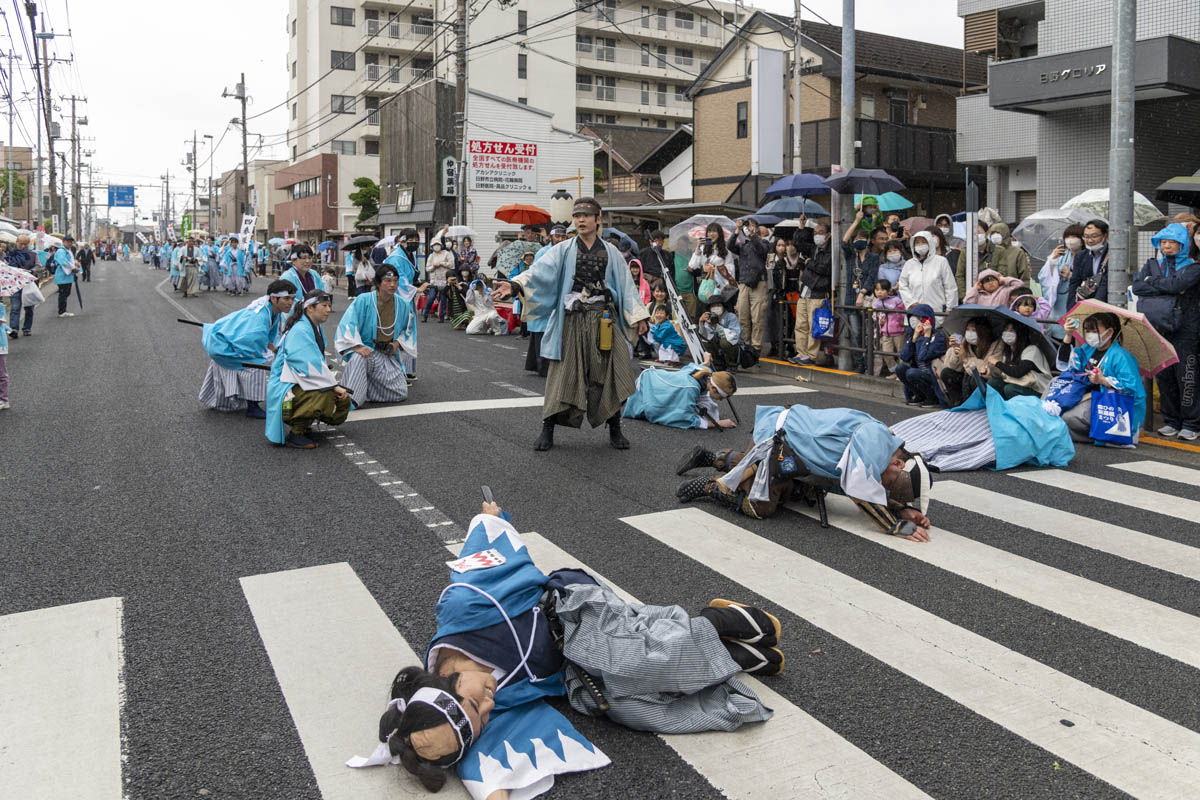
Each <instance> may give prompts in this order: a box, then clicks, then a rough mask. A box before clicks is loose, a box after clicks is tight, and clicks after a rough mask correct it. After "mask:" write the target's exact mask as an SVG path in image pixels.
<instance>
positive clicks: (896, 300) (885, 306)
mask: <svg viewBox="0 0 1200 800" xmlns="http://www.w3.org/2000/svg"><path fill="white" fill-rule="evenodd" d="M871 308H872V309H873V313H872V316H873V317H874V318H875V330H876V332H877V334H878V337H879V347H878V348H876V351H877V352H879V353H892V354H895V353H899V352H900V349H901V348H902V347H904V315H903V314H897V313H888V312H897V311H903V310H904V302H903V301H902V300H901V299H900V295H898V294H896V293H895V292H893V291H892V282H891V281H889V280H888V279H887V278H879V279H878V280H876V281H875V291H874V297H873V298H872V299H871ZM878 358H879V361H880V366H879V373H878V377H880V378H892V379H896V380H899V379H898V378H896V374H895V373H894V372H893V371H892V370H894V369H895V367H896V359H895V356H894V355H892V356H886V355H885V356H879V357H878Z"/></svg>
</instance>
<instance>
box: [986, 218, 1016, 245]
mask: <svg viewBox="0 0 1200 800" xmlns="http://www.w3.org/2000/svg"><path fill="white" fill-rule="evenodd" d="M993 233H998V234H1000V235H1001V236H1003V237H1004V242H1003V244H1008V243H1009V242H1010V241H1011V239H1010V238H1009V237H1010V235H1011V234H1012V230H1011V229H1010V228H1009V227H1008V226H1007V225H1005V224H1004V223H1003V222H996V223H993V224H992V225H990V226H988V236H991V235H992V234H993Z"/></svg>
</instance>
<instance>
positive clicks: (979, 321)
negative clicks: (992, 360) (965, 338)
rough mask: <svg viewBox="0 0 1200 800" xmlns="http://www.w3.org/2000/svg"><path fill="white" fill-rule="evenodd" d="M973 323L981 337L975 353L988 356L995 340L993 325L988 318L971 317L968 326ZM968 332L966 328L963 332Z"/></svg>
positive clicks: (976, 344)
mask: <svg viewBox="0 0 1200 800" xmlns="http://www.w3.org/2000/svg"><path fill="white" fill-rule="evenodd" d="M972 322H974V323H975V333H976V334H977V335H978V336H979V340H978V341H977V342H976V343H975V352H976V353H979V354H981V355H987V351H988V348H990V347H991V346H992V341H993V340H994V339H995V337H994V336H992V324H991V323H990V322H988V318H987V317H971V318H970V319H969V320H967V324H968V325H969V324H971V323H972ZM966 330H967V329H966V327H964V328H963V332H964V333H965V332H966ZM1022 349H1024V348H1022Z"/></svg>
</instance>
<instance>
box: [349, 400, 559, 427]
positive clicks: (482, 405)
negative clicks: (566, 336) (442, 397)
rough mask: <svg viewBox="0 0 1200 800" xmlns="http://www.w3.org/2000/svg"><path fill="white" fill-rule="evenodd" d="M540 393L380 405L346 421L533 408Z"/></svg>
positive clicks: (355, 414)
mask: <svg viewBox="0 0 1200 800" xmlns="http://www.w3.org/2000/svg"><path fill="white" fill-rule="evenodd" d="M541 404H542V398H541V395H538V396H537V397H497V398H496V399H494V400H447V401H444V402H440V403H414V404H413V405H403V404H401V405H395V406H380V407H378V408H364V409H363V410H361V411H351V412H350V416H349V417H347V418H346V422H365V421H367V420H375V419H392V418H393V417H416V416H421V415H423V414H450V413H454V412H458V411H494V410H498V409H504V408H533V407H535V406H541Z"/></svg>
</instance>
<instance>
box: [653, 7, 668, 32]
mask: <svg viewBox="0 0 1200 800" xmlns="http://www.w3.org/2000/svg"><path fill="white" fill-rule="evenodd" d="M655 16H656V17H657V21H658V29H659V30H660V31H665V30H666V29H667V10H666V9H665V8H660V9H658V13H657V14H656V15H655Z"/></svg>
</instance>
